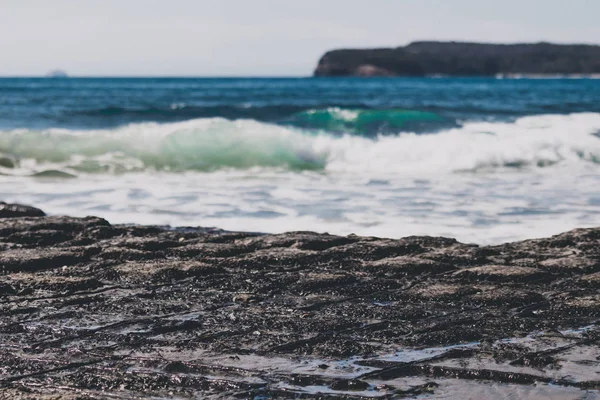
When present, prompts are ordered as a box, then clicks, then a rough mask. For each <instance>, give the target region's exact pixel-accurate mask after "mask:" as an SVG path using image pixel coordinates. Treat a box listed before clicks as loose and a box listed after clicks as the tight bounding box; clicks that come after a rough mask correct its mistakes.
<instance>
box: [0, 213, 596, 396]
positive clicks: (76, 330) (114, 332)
mask: <svg viewBox="0 0 600 400" xmlns="http://www.w3.org/2000/svg"><path fill="white" fill-rule="evenodd" d="M599 260H600V229H579V230H575V231H571V232H567V233H564V234H561V235H557V236H554V237H552V238H545V239H536V240H528V241H523V242H518V243H508V244H504V245H500V246H492V247H479V246H476V245H468V244H462V243H459V242H457V241H456V240H454V239H447V238H434V237H408V238H404V239H400V240H391V239H379V238H373V237H366V238H363V237H358V236H355V235H350V236H347V237H339V236H333V235H327V234H317V233H312V232H291V233H286V234H279V235H259V234H254V233H241V232H237V233H235V232H224V231H219V230H206V229H192V228H185V229H181V230H178V229H165V228H160V227H141V226H128V225H115V226H113V225H110V224H109V223H108V222H107V221H105V220H103V219H101V218H95V217H88V218H69V217H22V218H3V219H1V220H0V315H1V317H0V343H2V346H0V385H2V387H7V388H8V386H10V388H11V389H10V390H11V392H10V393H11V397H14V398H16V399H20V398H23V399H24V398H32V399H33V398H50V397H48V396H55V397H58V398H69V396H71V394H72V393H79V394H80V395H81V396H84V397H86V398H93V399H95V398H105V397H106V395H108V394H110V395H112V394H114V395H115V396H117V397H118V396H121V397H124V398H130V397H131V398H133V397H139V396H142V395H154V396H155V397H173V396H176V397H180V398H198V397H201V398H206V397H208V398H210V397H211V396H212V397H214V398H232V397H239V398H253V397H258V398H261V397H262V398H298V397H301V398H319V396H320V394H318V390H317V391H316V392H312V391H307V389H305V388H308V387H322V388H323V390H325V391H328V392H331V393H332V396H334V395H339V397H342V398H361V396H363V394H364V392H366V393H371V392H372V393H373V395H384V396H388V397H389V398H394V397H398V396H409V397H410V396H417V395H419V394H432V393H433V394H434V395H437V394H438V392H439V393H444V390H446V389H445V386H444V385H445V384H446V383H447V381H446V380H444V378H453V379H456V380H457V381H456V382H466V381H470V382H481V385H489V384H490V383H499V382H504V383H509V384H512V385H533V384H534V383H536V382H537V383H538V386H535V387H534V386H531V388H533V389H531V390H540V391H541V390H542V388H541V387H540V386H539V385H546V384H550V383H553V385H554V386H552V385H549V386H548V389H547V390H549V391H550V392H548V395H551V394H552V393H551V391H552V390H553V389H552V388H553V387H568V388H571V389H573V390H579V389H578V388H585V389H586V390H597V389H598V388H599V385H598V384H597V383H594V382H597V381H598V380H600V379H598V377H597V376H595V375H593V370H592V369H590V368H589V365H591V364H590V363H592V364H593V363H596V364H593V365H595V366H596V365H597V359H596V358H599V357H600V348H599V347H598V342H597V341H596V340H597V338H600V334H598V333H597V321H598V319H599V318H600V294H598V288H599V287H600V283H599V282H600V278H599V277H598V274H599V273H600V271H598V261H599ZM581 327H586V328H585V330H575V331H572V333H569V332H571V331H569V329H574V328H581ZM558 331H561V332H563V333H561V332H558ZM540 332H542V333H543V332H549V334H546V335H545V336H539V335H541V334H540ZM531 335H534V336H535V335H538V336H536V339H535V340H534V339H528V340H524V339H523V338H524V337H530V336H531ZM520 341H522V342H520ZM452 345H462V346H466V347H464V348H463V347H459V348H452V347H449V348H447V349H446V350H439V349H440V348H443V346H452ZM427 347H431V348H436V349H437V350H436V349H433V350H427V349H426V350H424V352H423V355H422V357H421V358H419V359H417V360H415V361H394V359H393V357H392V358H390V355H393V354H396V353H397V352H399V351H400V352H402V351H404V350H406V349H412V350H411V353H409V354H413V356H410V357H408V359H409V360H410V359H411V357H414V354H416V353H415V352H417V351H418V350H415V349H423V348H427ZM383 356H387V357H383ZM569 357H572V360H571V359H569ZM405 358H406V357H405ZM400 359H403V358H402V357H400ZM599 359H600V358H599ZM361 360H362V361H361ZM290 363H291V364H292V366H289V365H290ZM359 364H361V365H359ZM342 365H343V366H344V367H341V366H342ZM366 366H368V367H369V368H371V370H370V371H372V372H368V373H365V371H364V370H360V368H365V367H366ZM563 366H566V367H568V368H569V369H568V370H565V371H566V372H564V371H563V370H562V369H561V368H563ZM566 367H565V368H566ZM353 368H354V369H353ZM373 369H374V370H373ZM346 370H348V371H350V372H348V373H347V374H345V372H343V371H346ZM298 371H303V372H302V373H299V372H298ZM306 371H309V372H310V374H309V373H305V372H306ZM532 371H536V372H535V374H533V372H532ZM590 371H591V372H590ZM563 372H564V375H568V376H569V380H564V379H562V378H561V376H562V375H560V374H563ZM396 378H402V379H405V378H411V379H412V378H415V383H414V384H410V385H409V386H406V385H405V384H398V382H396V381H394V379H396ZM382 380H383V382H382ZM424 382H426V383H424ZM445 382H446V383H445ZM470 384H471V385H472V384H473V383H470ZM437 385H439V387H438V386H437ZM310 390H312V389H310ZM543 390H546V389H543ZM353 392H360V395H359V394H358V393H357V394H356V396H355V395H354V394H353ZM492 393H493V392H490V393H488V394H489V395H490V396H492ZM540 393H542V392H540ZM544 393H545V392H544ZM28 396H29V397H28ZM353 396H354V397H353ZM484 397H485V396H484ZM540 397H544V395H542V394H540Z"/></svg>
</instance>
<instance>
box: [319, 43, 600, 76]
mask: <svg viewBox="0 0 600 400" xmlns="http://www.w3.org/2000/svg"><path fill="white" fill-rule="evenodd" d="M498 74H532V75H534V74H540V75H562V74H582V75H589V74H600V46H593V45H558V44H551V43H535V44H483V43H461V42H415V43H411V44H409V45H408V46H406V47H398V48H394V49H392V48H382V49H344V50H333V51H329V52H327V53H326V54H325V55H323V57H321V59H320V60H319V64H318V66H317V68H316V70H315V72H314V75H315V76H428V75H449V76H494V75H498Z"/></svg>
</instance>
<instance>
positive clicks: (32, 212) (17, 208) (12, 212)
mask: <svg viewBox="0 0 600 400" xmlns="http://www.w3.org/2000/svg"><path fill="white" fill-rule="evenodd" d="M45 215H46V214H45V213H44V212H43V211H42V210H40V209H39V208H35V207H30V206H23V205H20V204H7V203H5V202H0V218H15V217H43V216H45Z"/></svg>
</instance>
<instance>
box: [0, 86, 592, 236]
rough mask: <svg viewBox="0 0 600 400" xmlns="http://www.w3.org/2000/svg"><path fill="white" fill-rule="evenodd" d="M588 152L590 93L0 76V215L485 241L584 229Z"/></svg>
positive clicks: (581, 89)
mask: <svg viewBox="0 0 600 400" xmlns="http://www.w3.org/2000/svg"><path fill="white" fill-rule="evenodd" d="M599 136H600V80H594V79H491V78H490V79H487V78H473V79H469V78H424V79H416V78H407V79H403V78H382V79H379V78H377V79H359V78H331V79H329V78H318V79H314V78H278V79H255V78H227V79H217V78H214V79H199V78H69V79H51V78H31V79H26V78H19V79H13V78H0V199H2V200H7V201H20V202H26V203H30V204H34V205H37V206H39V207H42V208H43V209H45V210H46V211H48V212H50V213H57V214H71V215H88V214H96V215H101V216H105V217H107V218H108V219H109V220H110V221H112V222H134V223H152V224H171V225H202V226H217V227H220V228H225V229H233V230H252V231H265V232H280V231H286V230H316V231H329V232H331V233H339V234H348V233H358V234H367V235H377V236H391V237H399V236H404V235H409V234H433V235H445V236H454V237H458V238H459V239H461V240H465V241H474V242H480V243H490V242H492V243H494V242H500V241H504V240H512V239H522V238H527V237H536V236H545V235H548V234H552V233H558V232H560V231H562V230H566V229H570V228H574V227H578V226H590V225H600V195H599V194H597V192H596V190H595V187H597V185H598V183H599V179H598V172H599V171H600V169H599V168H600V138H599Z"/></svg>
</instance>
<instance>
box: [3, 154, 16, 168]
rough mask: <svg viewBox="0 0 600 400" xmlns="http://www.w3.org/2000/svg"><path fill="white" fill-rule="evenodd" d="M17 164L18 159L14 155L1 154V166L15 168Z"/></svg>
mask: <svg viewBox="0 0 600 400" xmlns="http://www.w3.org/2000/svg"><path fill="white" fill-rule="evenodd" d="M16 165H17V161H16V160H15V159H13V158H12V157H6V156H0V167H2V168H9V169H10V168H14V167H16Z"/></svg>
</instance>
